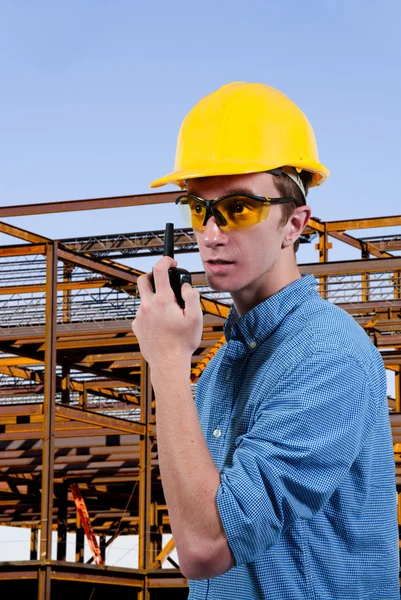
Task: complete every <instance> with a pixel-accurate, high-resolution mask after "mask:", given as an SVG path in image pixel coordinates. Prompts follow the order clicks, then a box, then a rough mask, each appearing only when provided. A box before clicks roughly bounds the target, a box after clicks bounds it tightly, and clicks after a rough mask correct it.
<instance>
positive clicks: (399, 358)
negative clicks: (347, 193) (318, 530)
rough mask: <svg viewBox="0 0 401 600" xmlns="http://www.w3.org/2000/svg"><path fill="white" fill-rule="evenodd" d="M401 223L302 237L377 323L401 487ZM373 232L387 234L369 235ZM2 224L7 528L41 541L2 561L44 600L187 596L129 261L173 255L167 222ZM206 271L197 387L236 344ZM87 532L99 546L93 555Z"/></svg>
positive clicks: (357, 223) (329, 294) (322, 225)
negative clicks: (24, 554) (20, 556)
mask: <svg viewBox="0 0 401 600" xmlns="http://www.w3.org/2000/svg"><path fill="white" fill-rule="evenodd" d="M176 195H177V194H175V193H164V194H147V195H138V196H125V197H119V198H103V199H94V200H78V201H71V202H67V203H49V204H40V205H21V206H10V207H3V208H0V218H6V217H14V216H18V215H27V214H31V215H33V214H45V213H57V212H67V211H76V210H91V209H99V208H103V209H111V208H115V207H120V206H138V205H143V204H149V203H157V202H172V201H174V199H175V197H176ZM400 225H401V216H391V217H381V218H370V219H360V220H349V221H335V222H322V221H320V220H319V219H316V218H312V219H311V220H310V222H309V224H308V227H307V229H306V230H305V232H304V235H303V238H302V242H304V243H311V241H312V240H315V242H316V245H315V248H316V250H317V251H318V260H317V261H316V262H315V263H311V264H303V265H300V269H301V271H302V272H303V273H313V274H314V275H315V276H316V277H317V278H318V282H319V291H320V293H321V294H322V295H323V296H324V297H325V298H327V299H328V300H329V301H331V302H335V303H337V304H338V305H339V306H341V307H342V308H343V309H345V310H346V311H348V312H349V313H350V314H352V315H353V317H354V318H355V319H356V320H357V321H358V322H359V323H360V324H361V325H362V327H364V329H365V331H366V334H367V335H369V336H370V338H371V339H372V341H373V342H374V343H375V344H376V346H377V347H378V348H379V350H380V352H381V354H382V356H383V360H384V362H385V365H386V368H387V369H389V370H391V371H393V372H394V374H395V398H389V410H390V418H391V423H392V428H393V437H394V456H395V461H396V469H397V489H398V492H401V256H400V255H399V254H397V252H399V250H400V249H401V236H400V235H399V233H394V231H395V230H396V228H399V226H400ZM370 228H372V229H375V233H376V232H377V230H380V232H383V235H376V236H375V237H372V236H371V237H363V238H359V237H355V236H354V235H353V234H354V233H355V232H357V231H358V230H366V229H370ZM398 231H399V229H398ZM0 232H1V233H3V234H6V235H7V236H12V237H13V241H14V242H15V240H17V243H14V244H9V245H3V246H1V247H0V274H1V278H0V308H1V310H0V351H1V354H0V525H8V526H10V527H11V526H14V527H25V528H29V529H30V537H31V546H30V560H29V561H18V562H3V563H0V579H1V581H2V585H3V588H2V589H4V590H6V589H7V585H11V584H12V585H13V586H14V587H13V588H12V590H17V589H19V590H20V591H22V592H24V591H28V590H29V594H30V597H35V596H37V597H38V599H39V600H48V599H50V598H51V597H57V598H64V595H63V594H65V597H67V595H68V596H70V595H71V591H74V592H75V594H76V595H77V597H78V598H81V597H82V598H84V597H85V598H88V597H92V595H93V593H94V592H93V590H96V595H94V596H93V597H94V598H103V596H104V597H106V594H109V592H110V589H112V588H111V587H110V586H113V589H117V588H118V592H119V594H120V597H121V598H125V597H127V598H128V595H129V596H130V598H132V597H135V594H136V597H137V598H138V599H140V600H150V599H152V600H153V599H156V598H167V597H168V598H170V597H171V594H172V593H173V594H174V598H177V599H179V598H186V596H187V582H186V580H185V578H184V577H183V576H182V574H181V573H180V570H179V566H178V565H177V564H176V563H175V562H174V560H173V558H172V556H171V554H172V551H173V550H174V541H173V539H170V541H168V542H167V543H166V542H165V541H164V539H163V535H166V534H170V533H171V531H170V523H169V517H168V512H167V508H166V505H165V500H164V496H163V490H162V487H161V482H160V476H159V471H158V460H157V430H156V420H155V401H154V397H153V395H152V389H151V385H150V381H149V372H148V367H147V364H146V363H145V361H144V360H143V359H142V357H141V355H140V352H139V347H138V343H137V340H136V339H135V336H134V334H133V333H132V329H131V321H132V319H133V317H134V316H135V314H136V311H137V309H138V306H139V304H140V298H139V296H138V293H137V287H136V280H137V277H138V276H139V274H140V271H138V270H137V269H135V268H134V267H133V266H127V265H126V264H123V263H120V262H118V261H117V260H116V259H118V258H120V259H122V258H125V259H126V258H127V257H128V258H131V260H133V261H134V259H135V257H136V256H140V255H146V254H147V255H157V254H161V253H162V248H163V232H160V231H153V232H142V233H127V234H118V235H108V236H91V237H88V238H79V239H77V238H75V239H63V240H53V239H51V238H47V237H44V236H41V235H37V234H35V233H32V232H30V231H25V230H22V229H21V228H18V227H16V226H14V225H10V224H9V223H5V222H0ZM330 239H335V240H340V241H341V242H343V243H344V244H348V245H350V246H352V247H353V248H356V249H358V250H359V251H360V253H361V254H360V259H357V260H350V261H341V262H331V261H329V250H330V248H331V242H330ZM175 251H176V252H177V253H179V252H196V251H197V247H196V242H195V239H194V235H193V232H192V231H191V230H189V229H178V230H176V231H175ZM112 259H113V260H112ZM193 281H194V285H196V286H197V287H198V288H199V290H200V293H201V306H202V310H203V314H204V328H203V336H202V341H201V344H200V346H199V348H198V349H197V351H196V352H195V353H194V356H193V358H192V367H193V368H192V373H191V382H192V385H193V389H195V387H196V382H197V380H198V378H199V376H200V375H201V373H202V371H203V369H204V368H205V366H206V364H207V363H208V361H209V360H210V359H211V358H212V357H213V355H214V354H215V352H216V351H217V350H218V348H219V347H220V346H221V345H222V344H223V343H224V337H223V323H224V320H225V318H226V316H227V314H228V311H229V308H230V298H229V297H228V295H227V294H222V293H215V292H213V291H212V290H211V289H210V288H209V287H208V285H207V282H206V279H205V276H204V274H203V273H194V274H193ZM400 523H401V513H400ZM53 532H56V533H57V541H56V542H55V541H54V536H53V535H52V533H53ZM85 532H86V534H87V536H89V537H88V539H91V540H92V542H91V547H92V548H93V556H92V558H90V559H89V560H87V562H86V563H85V562H84V535H85ZM68 533H73V534H74V535H75V562H70V561H67V560H66V559H67V534H68ZM127 535H131V536H136V537H135V538H134V537H133V538H132V539H136V540H137V542H138V548H137V560H136V561H133V568H132V569H127V568H118V567H117V566H114V567H113V566H111V565H109V564H108V560H107V553H108V549H109V548H110V547H111V544H112V543H113V542H114V540H116V539H117V538H118V537H120V536H127ZM95 536H97V537H95ZM166 566H168V567H169V568H165V567H166ZM18 586H19V587H18ZM27 586H30V587H27ZM10 589H11V588H10ZM34 590H35V591H34ZM172 590H174V591H173V592H172ZM91 594H92V595H91Z"/></svg>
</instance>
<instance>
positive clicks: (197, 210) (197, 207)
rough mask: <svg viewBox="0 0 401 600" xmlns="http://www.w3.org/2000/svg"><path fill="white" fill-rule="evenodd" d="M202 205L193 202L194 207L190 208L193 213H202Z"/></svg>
mask: <svg viewBox="0 0 401 600" xmlns="http://www.w3.org/2000/svg"><path fill="white" fill-rule="evenodd" d="M202 209H203V207H202V205H201V204H195V206H194V207H192V210H193V212H194V213H196V214H197V215H200V214H201V213H202Z"/></svg>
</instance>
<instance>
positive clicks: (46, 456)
mask: <svg viewBox="0 0 401 600" xmlns="http://www.w3.org/2000/svg"><path fill="white" fill-rule="evenodd" d="M57 255H58V244H57V242H55V243H53V242H52V243H49V244H47V245H46V325H45V384H44V400H43V413H44V414H43V451H42V498H41V527H40V560H41V563H42V566H41V568H40V570H39V587H38V599H39V600H50V574H51V567H50V565H49V564H48V562H49V561H50V560H51V554H52V525H53V523H52V521H53V475H54V429H55V428H54V424H55V394H56V323H57Z"/></svg>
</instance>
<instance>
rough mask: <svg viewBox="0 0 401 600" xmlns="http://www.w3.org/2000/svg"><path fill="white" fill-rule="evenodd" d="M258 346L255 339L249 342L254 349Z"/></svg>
mask: <svg viewBox="0 0 401 600" xmlns="http://www.w3.org/2000/svg"><path fill="white" fill-rule="evenodd" d="M256 346H257V344H256V342H254V341H252V342H251V343H250V344H249V347H250V348H252V350H254V349H255V348H256Z"/></svg>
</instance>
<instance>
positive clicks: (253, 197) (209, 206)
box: [175, 193, 298, 228]
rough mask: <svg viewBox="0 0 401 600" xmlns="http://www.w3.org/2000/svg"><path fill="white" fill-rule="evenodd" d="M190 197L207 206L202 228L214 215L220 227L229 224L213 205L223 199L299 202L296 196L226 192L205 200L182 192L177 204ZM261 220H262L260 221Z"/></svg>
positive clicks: (272, 202) (279, 202)
mask: <svg viewBox="0 0 401 600" xmlns="http://www.w3.org/2000/svg"><path fill="white" fill-rule="evenodd" d="M184 198H185V199H190V200H194V201H195V202H198V203H199V204H201V205H202V206H204V207H205V208H206V214H205V218H204V221H203V223H202V225H201V228H203V227H205V226H206V223H207V222H208V220H209V219H210V217H214V218H215V219H216V222H217V224H218V226H219V227H225V226H226V225H227V221H226V220H225V218H224V217H223V215H222V214H221V212H220V211H219V210H216V209H214V208H213V207H214V206H215V205H216V204H218V203H219V202H221V201H222V200H226V199H227V198H250V199H251V200H256V201H257V202H261V203H262V204H284V203H285V202H295V203H296V204H297V203H298V202H297V200H296V199H295V198H270V197H269V196H256V195H254V194H243V193H237V194H226V195H224V196H219V197H218V198H214V199H213V200H204V199H203V198H199V196H195V195H194V194H182V195H181V196H178V198H176V200H175V203H176V204H184V202H182V200H183V199H184ZM260 222H261V221H260Z"/></svg>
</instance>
